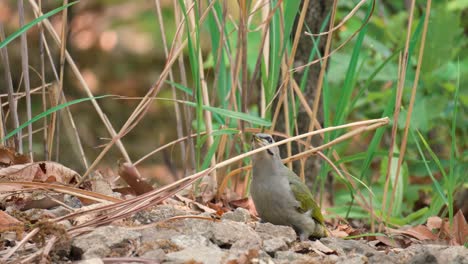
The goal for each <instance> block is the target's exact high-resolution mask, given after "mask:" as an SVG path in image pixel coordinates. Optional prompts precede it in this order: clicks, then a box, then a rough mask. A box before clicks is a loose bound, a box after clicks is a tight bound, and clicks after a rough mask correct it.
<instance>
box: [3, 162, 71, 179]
mask: <svg viewBox="0 0 468 264" xmlns="http://www.w3.org/2000/svg"><path fill="white" fill-rule="evenodd" d="M78 175H79V174H78V173H77V172H75V171H74V170H71V169H69V168H67V167H65V166H63V165H61V164H59V163H56V162H51V161H42V162H34V163H27V164H20V165H13V166H10V167H6V168H2V169H0V180H2V181H30V182H32V181H35V182H48V183H51V182H59V183H63V184H69V183H71V182H72V181H73V180H75V179H76V177H78Z"/></svg>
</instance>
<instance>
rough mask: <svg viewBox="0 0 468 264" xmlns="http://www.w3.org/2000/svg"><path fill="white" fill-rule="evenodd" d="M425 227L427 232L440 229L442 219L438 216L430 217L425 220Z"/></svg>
mask: <svg viewBox="0 0 468 264" xmlns="http://www.w3.org/2000/svg"><path fill="white" fill-rule="evenodd" d="M426 225H427V227H428V228H429V230H433V229H440V228H441V227H442V218H440V217H438V216H431V217H429V218H428V219H427V223H426Z"/></svg>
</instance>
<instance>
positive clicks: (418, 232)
mask: <svg viewBox="0 0 468 264" xmlns="http://www.w3.org/2000/svg"><path fill="white" fill-rule="evenodd" d="M397 232H399V233H400V234H405V235H409V236H412V237H414V238H417V239H419V240H436V239H437V235H435V234H433V233H432V232H431V230H429V229H428V228H427V227H426V226H423V225H417V226H414V227H410V228H408V229H406V230H397Z"/></svg>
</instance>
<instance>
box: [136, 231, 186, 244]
mask: <svg viewBox="0 0 468 264" xmlns="http://www.w3.org/2000/svg"><path fill="white" fill-rule="evenodd" d="M136 232H138V233H140V234H141V242H142V243H146V242H148V243H150V242H154V241H156V240H160V239H166V240H169V239H171V238H172V237H174V236H178V235H180V233H179V232H177V231H176V230H175V229H171V228H160V227H150V228H145V229H141V230H136Z"/></svg>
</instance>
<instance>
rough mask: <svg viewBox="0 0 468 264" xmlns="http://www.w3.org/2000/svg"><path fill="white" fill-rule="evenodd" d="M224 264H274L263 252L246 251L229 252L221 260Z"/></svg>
mask: <svg viewBox="0 0 468 264" xmlns="http://www.w3.org/2000/svg"><path fill="white" fill-rule="evenodd" d="M223 261H224V263H258V264H274V263H275V262H274V261H273V258H272V257H271V256H270V255H268V254H267V253H266V252H265V251H263V250H256V249H252V250H247V251H244V252H240V251H235V252H233V251H232V250H230V252H229V255H228V256H227V257H226V258H224V259H223Z"/></svg>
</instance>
